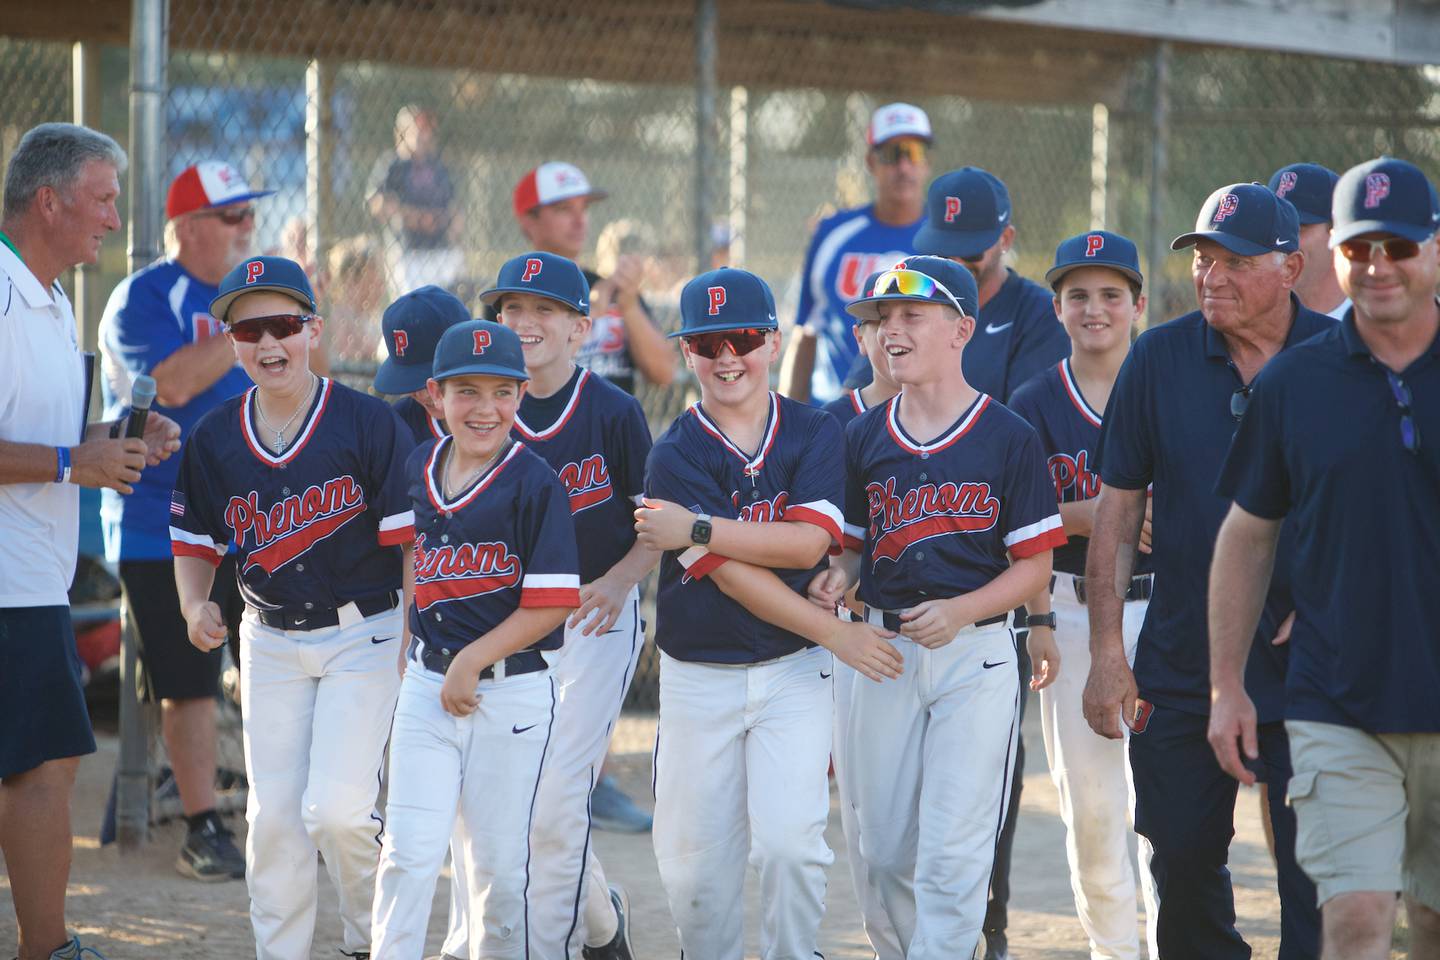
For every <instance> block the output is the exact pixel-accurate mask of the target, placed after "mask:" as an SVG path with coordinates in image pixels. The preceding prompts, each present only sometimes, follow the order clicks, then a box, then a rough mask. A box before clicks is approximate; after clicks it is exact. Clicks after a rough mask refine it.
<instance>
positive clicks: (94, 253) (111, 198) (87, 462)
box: [0, 123, 180, 960]
mask: <svg viewBox="0 0 1440 960" xmlns="http://www.w3.org/2000/svg"><path fill="white" fill-rule="evenodd" d="M125 163H126V161H125V152H124V151H123V150H121V149H120V146H119V144H117V143H116V142H115V141H114V140H112V139H110V138H109V137H107V136H105V135H104V134H101V133H96V132H95V131H93V130H89V129H86V128H85V127H78V126H74V125H72V124H68V123H47V124H42V125H40V126H38V127H35V128H34V129H32V130H30V131H29V132H28V133H26V134H25V136H24V137H23V138H21V140H20V144H19V146H18V147H16V149H15V153H14V154H13V155H12V156H11V157H10V163H9V167H8V169H7V171H6V174H5V191H4V212H3V215H0V363H3V365H4V370H3V374H0V850H3V851H4V854H5V863H6V867H7V869H8V871H9V875H10V890H11V896H12V898H13V899H14V904H15V916H16V919H17V921H18V925H19V948H20V950H19V952H20V960H43V958H47V957H48V958H53V960H70V958H73V957H77V956H79V954H80V950H81V947H80V942H79V940H78V938H71V937H70V935H69V933H68V932H67V930H66V928H65V884H66V882H67V880H68V879H69V875H70V841H71V838H70V789H71V787H72V786H73V784H74V782H75V770H76V767H78V766H79V758H80V757H81V756H83V755H84V754H88V753H93V752H94V750H95V738H94V736H93V734H92V733H91V730H90V717H89V715H88V714H87V712H86V709H85V699H84V695H83V693H82V691H81V688H80V666H79V659H78V657H77V654H76V651H75V636H74V634H73V633H72V631H71V627H70V611H69V605H68V600H67V595H66V594H67V590H68V588H69V586H70V581H71V579H72V577H73V576H74V573H75V557H76V541H77V536H78V530H79V518H80V499H79V490H78V489H77V487H78V486H87V487H109V488H111V489H114V490H118V491H120V492H121V493H129V492H130V490H131V486H130V485H131V484H132V483H134V482H135V481H136V480H138V479H139V478H140V471H141V470H142V469H144V467H145V465H146V463H147V462H149V463H152V464H154V463H159V462H160V461H161V460H163V459H164V458H166V457H168V456H170V454H171V453H173V452H175V451H176V450H178V449H179V448H180V429H179V427H177V426H176V425H175V423H174V422H173V421H171V420H169V419H167V418H165V417H163V416H160V415H158V414H154V415H151V416H150V417H149V419H148V420H147V421H146V429H145V439H144V440H124V439H112V438H111V437H110V434H111V433H112V427H115V428H117V429H115V430H113V432H114V433H116V434H117V436H118V434H119V433H120V432H121V430H122V429H123V426H124V424H123V422H121V421H117V422H116V424H106V423H96V424H90V425H88V426H87V425H86V422H85V417H86V410H85V398H86V395H87V392H88V391H87V384H86V377H85V364H84V362H83V360H82V358H81V354H80V347H79V343H78V341H77V339H76V331H75V315H74V313H73V312H72V311H71V308H70V301H69V300H68V299H67V298H66V296H65V291H64V290H62V289H61V287H60V284H59V282H58V277H59V276H60V274H61V273H62V272H64V271H65V270H68V269H70V268H71V267H73V266H75V265H76V264H80V263H94V262H95V260H96V258H97V257H98V256H99V254H100V242H101V241H102V240H103V239H104V237H105V234H107V233H109V232H110V231H112V230H118V229H119V228H120V216H119V214H118V212H117V211H116V208H115V201H116V198H117V197H118V196H119V194H120V172H121V171H122V170H124V168H125ZM92 954H93V951H87V954H86V955H87V956H89V955H92ZM93 955H95V956H98V954H93Z"/></svg>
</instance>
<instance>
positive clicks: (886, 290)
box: [870, 270, 967, 317]
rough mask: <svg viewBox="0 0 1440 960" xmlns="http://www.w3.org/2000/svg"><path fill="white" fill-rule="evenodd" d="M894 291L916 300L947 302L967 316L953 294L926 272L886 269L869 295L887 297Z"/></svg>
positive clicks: (877, 278) (876, 280) (876, 279)
mask: <svg viewBox="0 0 1440 960" xmlns="http://www.w3.org/2000/svg"><path fill="white" fill-rule="evenodd" d="M896 293H899V294H901V295H902V296H905V297H910V298H913V299H916V300H930V301H933V302H935V303H948V304H949V305H950V306H952V307H954V308H955V309H956V310H957V311H959V313H960V315H961V316H962V317H963V316H967V314H966V313H965V308H964V307H962V306H960V301H959V300H958V299H956V297H955V294H953V293H951V292H950V291H949V289H948V288H946V286H945V284H943V283H941V282H940V281H939V280H936V279H935V278H934V277H932V276H930V275H929V274H928V273H921V272H920V271H918V270H887V271H886V272H884V273H882V274H880V276H878V277H876V278H875V286H874V288H872V289H871V291H870V296H872V297H888V296H891V295H892V294H896Z"/></svg>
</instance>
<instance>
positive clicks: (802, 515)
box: [785, 507, 845, 544]
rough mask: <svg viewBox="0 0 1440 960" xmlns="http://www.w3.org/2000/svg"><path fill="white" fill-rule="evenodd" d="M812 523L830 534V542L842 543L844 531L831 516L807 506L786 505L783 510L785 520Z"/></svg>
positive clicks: (787, 521)
mask: <svg viewBox="0 0 1440 960" xmlns="http://www.w3.org/2000/svg"><path fill="white" fill-rule="evenodd" d="M792 521H794V522H796V523H813V524H814V525H815V526H817V527H819V528H820V529H821V530H824V531H825V532H826V533H827V534H829V536H830V542H831V543H837V544H838V543H842V542H844V539H845V534H844V532H843V531H842V530H841V529H840V525H839V524H838V523H836V522H835V519H834V518H833V517H827V516H825V514H823V513H821V512H820V511H819V510H811V509H810V508H809V507H787V508H786V510H785V522H786V523H790V522H792Z"/></svg>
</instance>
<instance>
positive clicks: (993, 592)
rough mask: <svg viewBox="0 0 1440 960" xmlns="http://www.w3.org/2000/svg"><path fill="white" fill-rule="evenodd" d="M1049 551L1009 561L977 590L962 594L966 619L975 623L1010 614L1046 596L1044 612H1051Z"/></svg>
mask: <svg viewBox="0 0 1440 960" xmlns="http://www.w3.org/2000/svg"><path fill="white" fill-rule="evenodd" d="M1050 560H1051V551H1049V550H1046V551H1045V552H1044V553H1038V554H1036V555H1035V556H1033V557H1022V558H1020V559H1018V560H1012V561H1011V562H1010V566H1009V567H1008V568H1007V569H1006V570H1005V571H1004V572H1002V573H1001V574H1000V575H999V576H998V577H996V578H995V579H994V580H991V581H990V582H989V583H987V584H985V586H983V587H981V588H980V589H978V590H972V591H971V592H970V593H967V594H963V595H962V596H961V597H960V599H961V600H962V601H963V602H964V604H965V614H966V619H968V620H971V621H975V622H978V621H980V620H988V619H989V618H991V617H994V616H998V615H1000V614H1002V613H1009V612H1010V611H1012V610H1014V609H1015V608H1016V607H1019V606H1021V605H1022V604H1024V603H1025V602H1026V601H1028V600H1031V599H1034V598H1036V597H1037V596H1038V595H1039V594H1040V593H1041V591H1042V590H1043V591H1044V592H1045V594H1046V595H1045V599H1044V601H1043V602H1044V605H1045V611H1043V612H1048V611H1049V609H1050V596H1049V590H1050Z"/></svg>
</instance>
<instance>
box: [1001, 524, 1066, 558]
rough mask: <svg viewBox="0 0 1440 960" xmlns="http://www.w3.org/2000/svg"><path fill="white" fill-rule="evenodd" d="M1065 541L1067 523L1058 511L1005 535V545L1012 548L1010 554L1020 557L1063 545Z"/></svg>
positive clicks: (1030, 555)
mask: <svg viewBox="0 0 1440 960" xmlns="http://www.w3.org/2000/svg"><path fill="white" fill-rule="evenodd" d="M1065 542H1066V537H1065V524H1064V523H1063V522H1062V521H1061V520H1060V514H1058V513H1054V514H1051V515H1050V516H1048V517H1046V518H1045V519H1044V520H1041V521H1039V522H1037V523H1032V524H1030V525H1028V526H1024V527H1021V528H1020V529H1019V530H1012V531H1010V532H1009V533H1008V534H1006V535H1005V546H1006V547H1007V548H1008V549H1009V550H1010V556H1012V557H1017V558H1020V559H1023V558H1025V557H1033V556H1035V554H1037V553H1044V552H1045V551H1046V550H1054V549H1055V548H1056V547H1063V546H1065Z"/></svg>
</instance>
